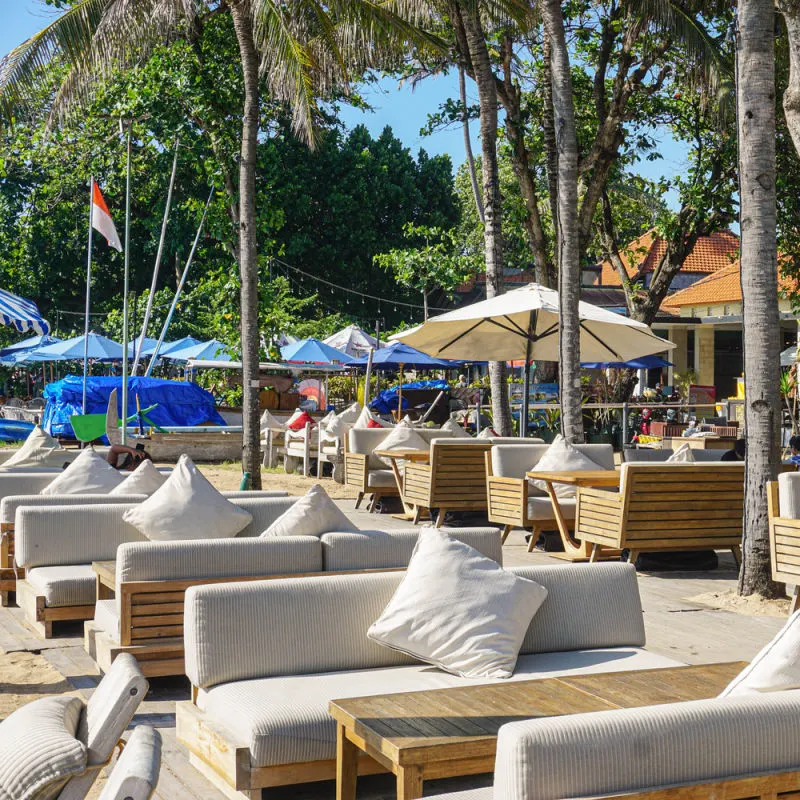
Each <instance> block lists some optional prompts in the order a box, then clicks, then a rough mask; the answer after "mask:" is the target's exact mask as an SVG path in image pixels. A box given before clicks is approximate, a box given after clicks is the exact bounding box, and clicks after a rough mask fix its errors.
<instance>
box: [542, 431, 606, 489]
mask: <svg viewBox="0 0 800 800" xmlns="http://www.w3.org/2000/svg"><path fill="white" fill-rule="evenodd" d="M532 469H533V470H536V472H587V471H590V470H595V469H604V467H601V466H600V465H599V464H598V463H597V462H596V461H592V459H591V458H589V456H587V455H584V454H583V453H581V451H580V450H578V448H577V447H575V445H572V444H570V443H569V442H568V441H567V440H566V439H565V438H564V437H563V436H562V435H561V434H559V435H558V436H556V438H555V439H553V443H552V444H551V445H550V447H548V448H547V452H546V453H545V454H544V455H543V456H542V457H541V458H540V459H539V461H538V462H537V463H536V464H534V466H533V467H532ZM531 484H532V485H533V486H535V487H536V488H537V489H541V490H542V491H543V492H544V491H546V490H547V485H546V484H545V482H544V481H531ZM553 489H554V490H555V493H556V497H575V495H576V494H577V493H578V490H577V488H576V487H575V486H570V485H568V484H566V483H554V484H553Z"/></svg>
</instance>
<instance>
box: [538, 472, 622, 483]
mask: <svg viewBox="0 0 800 800" xmlns="http://www.w3.org/2000/svg"><path fill="white" fill-rule="evenodd" d="M525 475H526V476H527V477H528V478H531V479H532V480H538V481H547V482H549V483H567V484H569V485H571V486H619V479H620V472H619V471H618V470H616V469H587V470H565V471H555V470H554V471H552V472H551V471H549V470H531V471H530V472H526V473H525Z"/></svg>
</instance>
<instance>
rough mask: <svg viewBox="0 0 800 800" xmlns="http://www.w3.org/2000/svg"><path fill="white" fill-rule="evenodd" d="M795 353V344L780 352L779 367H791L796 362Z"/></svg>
mask: <svg viewBox="0 0 800 800" xmlns="http://www.w3.org/2000/svg"><path fill="white" fill-rule="evenodd" d="M797 352H798V348H797V345H796V344H793V345H792V346H791V347H787V348H786V349H785V350H783V351H782V352H781V366H782V367H791V366H792V365H793V364H794V363H795V362H796V361H797V360H798V358H797Z"/></svg>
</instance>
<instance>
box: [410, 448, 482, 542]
mask: <svg viewBox="0 0 800 800" xmlns="http://www.w3.org/2000/svg"><path fill="white" fill-rule="evenodd" d="M491 447H492V443H491V442H490V441H488V440H486V441H479V440H474V441H468V440H465V439H460V440H459V439H454V440H453V441H451V442H439V441H436V442H433V443H432V444H431V458H430V464H406V468H405V478H404V481H403V497H404V499H405V501H406V503H408V504H410V505H413V506H414V508H415V520H414V521H415V522H416V521H417V520H418V518H419V516H420V514H421V513H422V511H423V510H426V509H427V510H428V511H430V509H432V508H438V509H439V515H438V516H437V518H436V527H437V528H439V527H441V526H442V523H443V522H444V518H445V515H446V514H447V512H448V511H485V510H486V507H487V505H486V460H485V456H486V453H487V452H488V451H489V450H490V449H491Z"/></svg>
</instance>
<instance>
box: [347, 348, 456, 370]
mask: <svg viewBox="0 0 800 800" xmlns="http://www.w3.org/2000/svg"><path fill="white" fill-rule="evenodd" d="M367 359H368V356H361V358H356V359H354V360H353V361H351V362H350V366H351V367H366V366H367ZM460 363H461V362H453V361H447V360H446V359H443V358H435V357H434V356H429V355H428V354H427V353H423V352H421V351H419V350H416V349H414V348H413V347H411V346H410V345H407V344H403V343H402V342H392V343H391V344H390V345H387V346H386V347H381V349H380V350H376V351H375V352H374V353H373V354H372V368H373V369H379V370H385V371H389V370H397V369H402V368H403V367H412V368H414V369H455V368H457V367H458V366H459V364H460Z"/></svg>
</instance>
